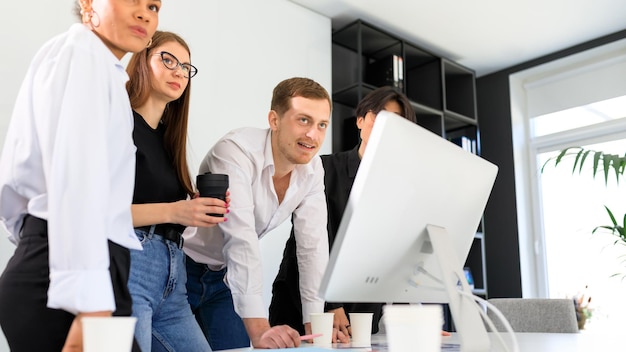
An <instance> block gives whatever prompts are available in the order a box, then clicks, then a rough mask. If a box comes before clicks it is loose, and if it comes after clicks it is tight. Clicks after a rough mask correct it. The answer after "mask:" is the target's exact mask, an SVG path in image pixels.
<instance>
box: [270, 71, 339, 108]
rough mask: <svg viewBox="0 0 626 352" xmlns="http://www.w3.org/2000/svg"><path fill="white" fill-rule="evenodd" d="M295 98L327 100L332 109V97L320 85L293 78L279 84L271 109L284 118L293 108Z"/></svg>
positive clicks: (309, 80)
mask: <svg viewBox="0 0 626 352" xmlns="http://www.w3.org/2000/svg"><path fill="white" fill-rule="evenodd" d="M294 97H303V98H307V99H317V100H323V99H325V100H327V101H328V105H329V106H330V107H332V101H331V100H330V95H328V92H327V91H326V89H324V87H322V86H321V85H320V84H319V83H317V82H315V81H314V80H312V79H309V78H303V77H293V78H288V79H286V80H284V81H282V82H280V83H278V85H277V86H276V87H275V88H274V92H273V94H272V105H271V109H272V110H274V111H276V113H278V115H279V116H282V115H283V114H284V113H285V111H287V110H289V108H291V98H294Z"/></svg>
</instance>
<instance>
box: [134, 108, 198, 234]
mask: <svg viewBox="0 0 626 352" xmlns="http://www.w3.org/2000/svg"><path fill="white" fill-rule="evenodd" d="M133 116H134V119H135V128H134V129H133V140H134V141H135V146H136V147H137V152H136V159H137V160H136V163H135V192H134V194H133V204H145V203H169V202H175V201H178V200H182V199H186V198H187V193H186V192H185V188H184V187H183V185H182V183H181V182H180V180H179V179H178V174H177V172H176V168H175V167H174V163H173V161H172V158H171V157H170V156H169V155H168V154H167V152H166V151H165V146H164V143H163V138H164V135H165V126H164V125H163V124H159V126H158V127H157V128H156V129H152V127H150V125H148V124H147V123H146V121H145V120H144V119H143V117H142V116H141V115H139V114H138V113H137V112H136V111H133ZM183 228H184V227H183Z"/></svg>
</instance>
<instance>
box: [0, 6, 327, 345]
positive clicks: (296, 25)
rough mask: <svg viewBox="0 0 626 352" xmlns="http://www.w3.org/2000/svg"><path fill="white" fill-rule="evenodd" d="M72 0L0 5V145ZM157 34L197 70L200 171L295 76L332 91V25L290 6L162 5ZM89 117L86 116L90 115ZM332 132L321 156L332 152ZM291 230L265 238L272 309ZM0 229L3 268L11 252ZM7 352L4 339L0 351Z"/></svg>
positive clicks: (193, 146)
mask: <svg viewBox="0 0 626 352" xmlns="http://www.w3.org/2000/svg"><path fill="white" fill-rule="evenodd" d="M73 3H74V0H55V1H49V0H34V1H31V2H30V3H29V6H27V7H24V5H23V4H22V3H20V2H18V1H2V2H0V42H1V43H3V44H4V48H5V52H4V54H3V59H4V61H3V62H2V64H0V76H1V77H2V80H3V84H2V85H1V86H0V145H4V138H5V135H6V128H7V125H8V121H9V119H10V116H11V111H12V106H13V102H14V100H15V96H16V94H17V90H18V88H19V85H20V84H21V81H22V79H23V76H24V74H25V72H26V69H27V68H28V64H29V61H30V60H31V58H32V56H33V55H34V54H35V52H36V50H37V49H38V48H39V47H40V46H41V45H42V44H43V43H44V42H45V41H46V40H47V39H48V38H50V37H51V36H52V35H54V34H56V33H60V32H62V31H64V30H65V29H66V28H67V27H68V26H69V25H70V24H72V23H74V22H76V21H77V19H76V18H75V17H74V15H73V14H72V8H73ZM159 29H162V30H170V31H174V32H176V33H178V34H180V35H181V36H182V37H183V38H185V40H186V41H187V42H188V44H189V45H190V47H191V51H192V62H193V64H194V65H195V66H197V67H198V71H199V73H198V75H197V76H196V77H194V78H193V87H192V103H191V116H190V126H189V160H190V163H191V166H190V167H191V169H192V172H194V173H195V172H196V170H197V169H198V165H199V162H200V160H202V158H203V157H204V154H205V153H206V151H207V150H208V149H209V148H210V147H211V146H212V144H213V143H214V142H215V141H216V140H217V139H218V138H219V137H221V136H222V135H223V134H225V133H226V132H228V131H229V130H231V129H233V128H237V127H242V126H257V127H266V126H267V111H268V110H269V105H270V99H271V94H272V89H273V88H274V86H275V85H276V84H277V83H278V82H279V81H281V80H283V79H285V78H288V77H292V76H305V77H310V78H312V79H314V80H316V81H318V82H319V83H320V84H322V85H323V86H324V87H325V88H326V89H327V90H328V91H329V92H330V91H331V88H332V87H331V24H330V19H328V18H326V17H323V16H321V15H319V14H316V13H314V12H311V11H310V10H307V9H305V8H303V7H300V6H299V5H296V4H294V3H291V2H289V1H287V0H265V1H257V0H202V1H191V0H164V1H163V8H162V10H161V14H160V25H159ZM85 116H86V118H88V114H86V115H85ZM331 135H332V131H328V132H327V140H326V142H325V143H324V145H323V147H322V153H328V152H330V150H331V140H330V138H331ZM289 229H290V227H289V225H288V224H284V226H282V227H280V228H279V229H277V230H275V231H274V233H272V234H270V235H268V237H266V238H264V239H263V241H261V243H262V250H263V255H264V263H265V264H267V265H265V266H264V272H265V277H266V279H265V282H266V285H265V286H266V287H265V288H266V302H268V304H269V297H270V296H269V295H270V292H269V289H270V285H271V282H272V280H273V277H274V275H275V273H276V270H277V265H278V263H279V262H280V259H281V257H282V249H283V244H284V241H285V240H286V238H287V236H288V234H289ZM13 249H14V247H13V245H12V244H11V243H10V242H8V241H7V240H6V234H4V233H1V230H0V269H2V268H4V266H5V265H6V261H7V260H8V259H9V257H10V256H11V254H12V252H13ZM3 351H8V347H7V346H6V343H5V341H4V339H3V338H2V337H1V336H0V352H3Z"/></svg>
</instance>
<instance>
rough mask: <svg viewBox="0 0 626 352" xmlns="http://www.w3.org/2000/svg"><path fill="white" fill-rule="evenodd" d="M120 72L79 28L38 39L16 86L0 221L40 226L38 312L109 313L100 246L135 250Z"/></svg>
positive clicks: (127, 120) (2, 164)
mask: <svg viewBox="0 0 626 352" xmlns="http://www.w3.org/2000/svg"><path fill="white" fill-rule="evenodd" d="M127 80H128V75H127V74H126V72H125V70H124V66H123V65H122V64H121V62H120V61H119V60H118V59H117V58H116V57H115V56H114V55H113V53H112V52H111V51H110V50H109V49H108V48H107V47H106V46H105V45H104V43H103V42H102V41H101V40H100V39H99V38H98V37H97V36H96V35H95V34H94V33H92V32H91V31H90V30H89V29H87V28H86V27H85V26H84V25H82V24H75V25H73V26H72V27H70V29H69V30H68V31H67V32H65V33H63V34H61V35H59V36H57V37H55V38H53V39H51V40H50V41H48V42H47V43H46V44H45V45H44V46H43V47H42V48H41V49H40V50H39V52H38V53H37V55H36V56H35V58H34V59H33V61H32V63H31V65H30V68H29V69H28V72H27V74H26V78H25V79H24V82H23V83H22V87H21V88H20V91H19V94H18V97H17V100H16V102H15V108H14V110H13V115H12V118H11V122H10V124H9V129H8V132H7V136H6V141H5V145H4V148H3V149H2V157H1V159H0V223H1V224H2V225H3V226H4V227H5V228H6V229H7V231H8V232H9V235H10V240H11V241H12V242H13V243H18V242H19V240H20V237H19V231H20V228H21V225H22V223H23V219H24V216H25V215H26V213H29V214H31V215H33V216H36V217H39V218H42V219H46V220H48V242H49V250H50V253H49V254H50V257H49V260H50V287H49V290H48V307H50V308H57V309H63V310H66V311H68V312H71V313H74V314H75V313H77V312H91V311H102V310H115V299H114V295H113V287H112V284H111V276H110V273H109V251H108V244H107V240H111V241H113V242H115V243H118V244H120V245H122V246H125V247H128V248H134V249H141V244H140V243H139V241H138V240H137V237H136V236H135V234H134V231H133V226H132V217H131V212H130V205H131V202H132V195H133V187H134V175H135V146H134V144H133V140H132V130H133V116H132V110H131V108H130V102H129V99H128V94H127V92H126V89H125V86H124V85H125V82H126V81H127Z"/></svg>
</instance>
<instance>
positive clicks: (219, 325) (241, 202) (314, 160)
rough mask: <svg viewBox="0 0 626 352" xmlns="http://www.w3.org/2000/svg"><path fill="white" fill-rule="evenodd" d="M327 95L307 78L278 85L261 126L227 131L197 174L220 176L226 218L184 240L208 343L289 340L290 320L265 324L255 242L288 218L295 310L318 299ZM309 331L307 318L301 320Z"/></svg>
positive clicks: (293, 337)
mask: <svg viewBox="0 0 626 352" xmlns="http://www.w3.org/2000/svg"><path fill="white" fill-rule="evenodd" d="M330 112H331V100H330V97H329V95H328V92H327V91H326V90H325V89H324V88H323V87H322V86H321V85H319V84H318V83H317V82H315V81H313V80H310V79H307V78H290V79H287V80H284V81H282V82H280V83H279V84H278V85H277V86H276V87H275V88H274V93H273V97H272V104H271V110H270V112H269V114H268V122H269V125H270V128H269V129H258V128H242V129H238V130H235V131H232V132H230V133H228V134H227V135H226V136H224V137H223V138H222V139H221V140H219V141H218V142H217V143H216V145H215V146H214V147H213V148H212V149H211V150H210V151H209V153H208V154H207V156H206V157H205V159H204V161H203V162H202V165H201V166H200V173H205V172H208V171H211V172H212V173H220V174H227V175H229V178H230V188H229V190H230V194H231V203H230V212H229V214H227V215H226V216H227V220H228V221H226V222H224V223H222V224H220V226H216V227H213V228H202V229H198V232H196V233H194V234H189V235H187V236H186V238H185V247H184V249H185V252H186V254H187V255H188V258H187V275H188V282H187V290H188V294H189V302H190V304H191V306H192V310H193V311H194V314H196V318H197V320H198V322H199V323H200V326H201V327H202V330H203V331H204V333H205V335H206V336H207V339H208V340H209V344H210V345H211V347H212V348H213V350H222V349H229V348H239V347H246V346H249V344H250V342H252V345H253V346H254V347H255V348H285V347H294V346H298V345H299V343H300V340H299V334H298V332H297V331H296V330H293V329H291V328H290V327H288V326H286V325H283V326H275V327H272V328H270V325H269V322H268V319H267V311H266V309H265V305H264V303H263V284H262V281H263V272H262V269H261V256H260V249H259V243H258V241H259V239H260V238H262V237H263V236H264V235H265V234H266V233H268V232H269V231H271V230H273V229H274V228H276V227H277V226H278V225H280V224H281V223H283V222H284V221H285V220H287V219H289V218H290V217H292V215H293V226H294V229H295V236H296V238H297V243H298V248H297V253H298V266H299V271H300V275H301V276H300V277H301V280H300V292H301V296H302V307H303V314H304V315H305V316H307V317H308V315H309V313H312V312H322V311H323V309H324V300H323V299H322V298H320V297H318V289H319V285H320V282H321V279H322V275H323V273H324V270H325V268H326V264H327V262H328V236H327V232H326V231H327V230H326V201H325V196H324V170H323V168H322V163H321V161H320V159H319V158H318V157H316V154H317V152H318V150H319V148H320V146H321V145H322V143H323V142H324V137H325V134H326V129H327V127H328V124H329V120H330ZM307 325H308V329H309V331H310V323H308V324H307Z"/></svg>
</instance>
